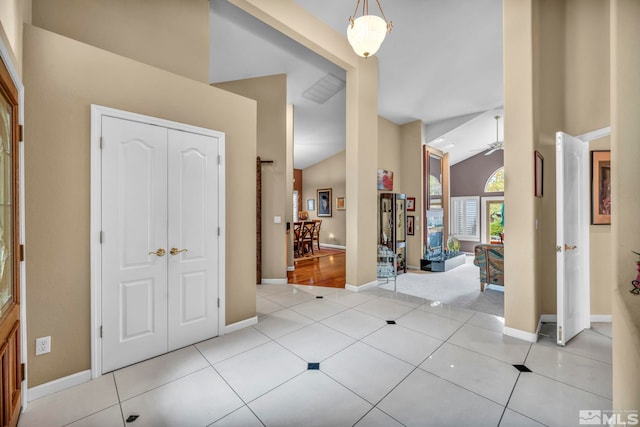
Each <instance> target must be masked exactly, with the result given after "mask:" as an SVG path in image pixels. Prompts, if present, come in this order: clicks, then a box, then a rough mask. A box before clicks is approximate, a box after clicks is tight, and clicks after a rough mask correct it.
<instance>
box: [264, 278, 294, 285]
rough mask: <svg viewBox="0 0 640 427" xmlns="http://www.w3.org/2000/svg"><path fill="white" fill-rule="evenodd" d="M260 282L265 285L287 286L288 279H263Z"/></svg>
mask: <svg viewBox="0 0 640 427" xmlns="http://www.w3.org/2000/svg"><path fill="white" fill-rule="evenodd" d="M260 282H261V283H262V284H263V285H286V284H287V279H286V278H284V279H262V280H260Z"/></svg>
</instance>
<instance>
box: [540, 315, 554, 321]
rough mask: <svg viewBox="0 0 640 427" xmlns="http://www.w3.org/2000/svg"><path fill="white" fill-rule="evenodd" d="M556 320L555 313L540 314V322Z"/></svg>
mask: <svg viewBox="0 0 640 427" xmlns="http://www.w3.org/2000/svg"><path fill="white" fill-rule="evenodd" d="M557 321H558V316H557V315H556V314H541V315H540V323H555V322H557Z"/></svg>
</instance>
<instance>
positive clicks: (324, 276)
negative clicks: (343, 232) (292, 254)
mask: <svg viewBox="0 0 640 427" xmlns="http://www.w3.org/2000/svg"><path fill="white" fill-rule="evenodd" d="M316 252H318V251H316ZM325 252H326V254H325ZM319 255H321V256H319V257H316V258H301V259H296V260H295V261H294V265H295V270H294V271H289V272H288V273H287V276H288V282H289V283H295V284H297V285H313V286H327V287H331V288H344V285H345V282H346V279H345V277H346V272H345V270H346V267H345V265H346V261H345V258H346V256H345V251H338V250H326V249H323V250H321V251H319Z"/></svg>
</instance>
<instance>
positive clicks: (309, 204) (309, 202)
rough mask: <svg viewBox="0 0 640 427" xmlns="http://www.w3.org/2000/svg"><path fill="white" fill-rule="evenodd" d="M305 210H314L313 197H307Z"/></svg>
mask: <svg viewBox="0 0 640 427" xmlns="http://www.w3.org/2000/svg"><path fill="white" fill-rule="evenodd" d="M307 210H308V211H315V210H316V201H315V199H307Z"/></svg>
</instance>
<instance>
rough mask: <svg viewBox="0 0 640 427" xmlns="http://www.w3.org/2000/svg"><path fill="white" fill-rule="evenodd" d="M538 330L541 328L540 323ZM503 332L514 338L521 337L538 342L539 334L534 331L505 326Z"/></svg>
mask: <svg viewBox="0 0 640 427" xmlns="http://www.w3.org/2000/svg"><path fill="white" fill-rule="evenodd" d="M538 330H540V325H539V324H538ZM502 333H503V334H505V335H508V336H510V337H513V338H519V339H521V340H525V341H528V342H537V341H538V334H537V333H532V332H526V331H521V330H520V329H514V328H508V327H506V326H505V327H504V329H503V330H502Z"/></svg>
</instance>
